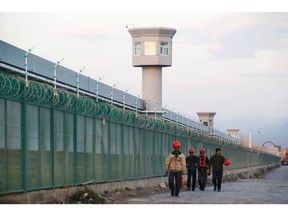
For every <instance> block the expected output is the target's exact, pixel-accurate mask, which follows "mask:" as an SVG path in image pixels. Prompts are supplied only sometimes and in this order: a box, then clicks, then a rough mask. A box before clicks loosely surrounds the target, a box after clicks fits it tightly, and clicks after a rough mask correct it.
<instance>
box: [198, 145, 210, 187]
mask: <svg viewBox="0 0 288 216" xmlns="http://www.w3.org/2000/svg"><path fill="white" fill-rule="evenodd" d="M199 152H200V155H199V156H198V162H199V163H198V183H199V189H200V190H201V191H204V190H205V187H206V182H207V171H208V163H209V158H208V157H207V156H206V155H205V149H204V148H201V149H200V151H199Z"/></svg>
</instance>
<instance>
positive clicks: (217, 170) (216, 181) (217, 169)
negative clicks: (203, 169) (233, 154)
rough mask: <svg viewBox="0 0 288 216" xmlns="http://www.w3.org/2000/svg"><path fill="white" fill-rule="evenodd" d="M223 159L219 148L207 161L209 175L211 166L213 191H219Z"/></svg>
mask: <svg viewBox="0 0 288 216" xmlns="http://www.w3.org/2000/svg"><path fill="white" fill-rule="evenodd" d="M225 160H226V159H225V158H224V157H223V156H222V151H221V149H220V148H216V153H215V154H214V155H213V156H212V157H211V158H210V161H209V165H208V166H209V172H210V173H211V166H212V170H213V174H212V182H213V185H214V191H216V187H217V191H218V192H220V191H221V182H222V176H223V164H224V163H225Z"/></svg>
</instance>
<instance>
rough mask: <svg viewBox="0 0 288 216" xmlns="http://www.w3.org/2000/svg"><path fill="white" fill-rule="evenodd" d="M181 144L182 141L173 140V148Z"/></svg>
mask: <svg viewBox="0 0 288 216" xmlns="http://www.w3.org/2000/svg"><path fill="white" fill-rule="evenodd" d="M180 146H181V145H180V142H178V141H174V142H173V148H175V147H180Z"/></svg>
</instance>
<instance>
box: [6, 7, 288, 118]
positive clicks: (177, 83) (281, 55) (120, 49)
mask: <svg viewBox="0 0 288 216" xmlns="http://www.w3.org/2000/svg"><path fill="white" fill-rule="evenodd" d="M127 24H130V25H129V26H130V27H133V26H134V27H149V26H161V27H173V28H175V29H176V30H177V33H176V35H175V36H174V38H173V57H172V59H173V62H172V67H169V68H163V70H162V71H163V106H167V107H168V109H174V111H176V112H181V113H183V114H185V115H189V116H191V117H193V118H194V117H196V112H200V111H212V112H217V115H216V116H217V118H218V119H221V120H222V121H223V120H228V119H231V118H233V117H235V116H245V115H249V116H252V117H253V116H258V117H259V116H260V117H263V118H269V119H278V118H287V117H288V13H200V12H199V13H143V12H142V13H123V12H122V13H0V39H1V40H4V41H6V42H8V43H11V44H13V45H15V46H17V47H19V48H22V49H26V50H27V49H29V48H31V47H32V46H33V45H36V47H35V49H34V50H33V53H34V54H36V55H39V56H41V57H43V58H46V59H48V60H51V61H54V62H56V61H58V60H60V59H61V58H64V60H63V62H62V63H61V64H62V65H63V66H65V67H67V68H70V69H72V70H75V71H79V70H80V69H82V68H83V67H84V66H85V67H86V69H85V71H84V74H85V75H87V76H90V77H92V78H94V79H98V78H99V77H100V76H102V75H105V77H104V79H103V82H104V83H106V84H109V85H113V84H115V83H116V82H119V84H118V85H117V87H118V88H120V89H122V90H126V89H128V88H130V90H129V92H130V93H132V94H134V95H138V94H141V68H133V67H132V56H131V55H132V52H131V46H132V43H131V37H130V34H129V33H128V31H127V29H126V27H125V26H126V25H127Z"/></svg>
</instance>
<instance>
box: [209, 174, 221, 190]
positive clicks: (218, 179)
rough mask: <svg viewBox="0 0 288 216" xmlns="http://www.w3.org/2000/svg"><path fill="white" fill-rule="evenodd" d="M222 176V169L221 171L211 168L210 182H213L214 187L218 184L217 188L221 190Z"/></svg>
mask: <svg viewBox="0 0 288 216" xmlns="http://www.w3.org/2000/svg"><path fill="white" fill-rule="evenodd" d="M222 176H223V170H221V171H214V170H213V174H212V182H213V185H214V188H215V189H216V187H217V186H218V190H221V183H222Z"/></svg>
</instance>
